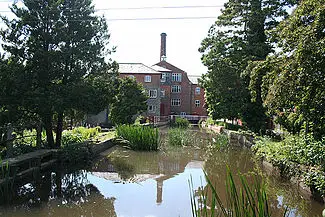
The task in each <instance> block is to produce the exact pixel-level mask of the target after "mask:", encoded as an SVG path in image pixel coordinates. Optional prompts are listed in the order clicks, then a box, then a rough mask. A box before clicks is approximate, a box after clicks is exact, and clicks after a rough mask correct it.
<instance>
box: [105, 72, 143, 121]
mask: <svg viewBox="0 0 325 217" xmlns="http://www.w3.org/2000/svg"><path fill="white" fill-rule="evenodd" d="M115 98H116V99H115V102H114V103H113V104H112V107H111V112H110V119H111V120H112V121H113V123H114V124H132V123H134V120H135V117H136V115H139V114H141V113H142V112H144V111H146V110H147V103H146V100H147V99H148V96H147V94H146V91H145V89H144V88H143V85H142V84H140V83H137V82H136V80H135V79H132V78H129V77H126V78H122V79H120V85H119V89H118V94H117V95H116V97H115Z"/></svg>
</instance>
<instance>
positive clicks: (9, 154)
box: [6, 124, 13, 158]
mask: <svg viewBox="0 0 325 217" xmlns="http://www.w3.org/2000/svg"><path fill="white" fill-rule="evenodd" d="M12 132H13V129H12V126H11V124H8V129H7V141H6V143H7V144H6V145H7V157H8V158H10V157H12V156H13V145H12V144H13V141H12V140H13V137H12Z"/></svg>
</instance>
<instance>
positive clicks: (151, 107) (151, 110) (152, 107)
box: [148, 105, 156, 113]
mask: <svg viewBox="0 0 325 217" xmlns="http://www.w3.org/2000/svg"><path fill="white" fill-rule="evenodd" d="M155 111H156V106H155V105H149V106H148V112H150V113H154V112H155Z"/></svg>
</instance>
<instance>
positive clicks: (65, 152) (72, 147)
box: [61, 143, 93, 164]
mask: <svg viewBox="0 0 325 217" xmlns="http://www.w3.org/2000/svg"><path fill="white" fill-rule="evenodd" d="M92 157H93V153H92V151H91V148H90V147H89V145H88V144H87V143H68V144H66V145H65V146H64V147H63V148H62V152H61V160H62V161H63V162H65V163H69V164H80V163H81V162H82V163H88V162H89V161H91V159H92Z"/></svg>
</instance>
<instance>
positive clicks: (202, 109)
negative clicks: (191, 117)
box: [192, 84, 207, 116]
mask: <svg viewBox="0 0 325 217" xmlns="http://www.w3.org/2000/svg"><path fill="white" fill-rule="evenodd" d="M196 87H199V86H198V85H197V84H193V85H192V114H195V115H199V116H206V115H207V110H206V105H205V97H204V89H203V88H201V87H200V94H196V92H195V88H196ZM195 100H200V106H199V107H196V106H195Z"/></svg>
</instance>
